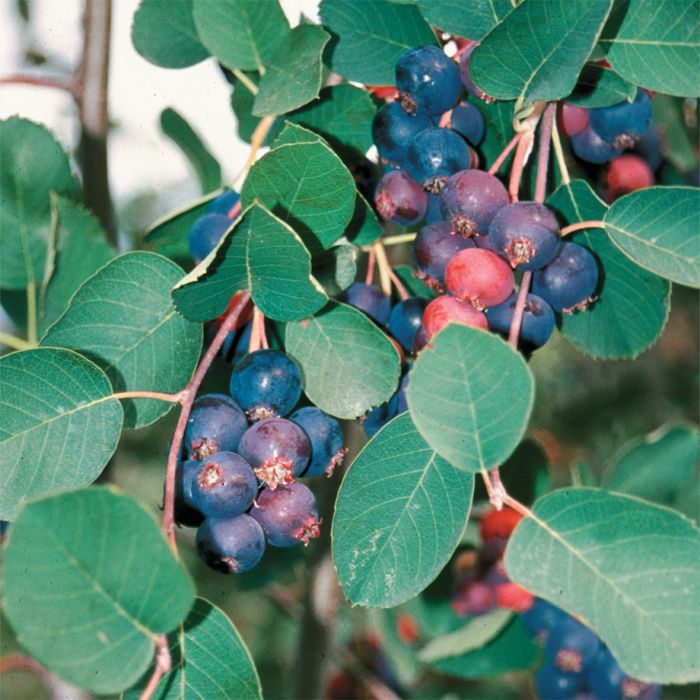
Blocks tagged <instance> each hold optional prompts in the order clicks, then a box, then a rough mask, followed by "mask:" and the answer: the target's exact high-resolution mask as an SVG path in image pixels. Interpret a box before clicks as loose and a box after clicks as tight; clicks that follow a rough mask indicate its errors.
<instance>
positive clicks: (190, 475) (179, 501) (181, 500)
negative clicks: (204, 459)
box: [174, 459, 204, 527]
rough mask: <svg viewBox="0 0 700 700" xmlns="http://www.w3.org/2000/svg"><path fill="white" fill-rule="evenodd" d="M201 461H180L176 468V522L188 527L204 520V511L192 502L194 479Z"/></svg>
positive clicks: (195, 525)
mask: <svg viewBox="0 0 700 700" xmlns="http://www.w3.org/2000/svg"><path fill="white" fill-rule="evenodd" d="M201 466H202V463H201V462H198V461H196V460H194V459H190V460H187V461H186V462H178V464H177V467H176V469H175V499H174V509H175V522H176V523H179V524H180V525H186V526H187V527H197V526H198V525H200V524H201V522H202V520H204V516H203V515H202V513H201V512H200V511H199V510H197V509H196V508H195V507H194V506H193V503H192V480H193V479H194V475H195V474H196V473H197V470H198V469H199V467H201Z"/></svg>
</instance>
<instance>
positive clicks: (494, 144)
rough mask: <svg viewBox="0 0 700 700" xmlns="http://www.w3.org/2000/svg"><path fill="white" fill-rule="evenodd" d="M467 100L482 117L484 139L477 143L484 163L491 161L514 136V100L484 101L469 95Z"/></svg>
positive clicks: (504, 169) (503, 167)
mask: <svg viewBox="0 0 700 700" xmlns="http://www.w3.org/2000/svg"><path fill="white" fill-rule="evenodd" d="M469 102H471V103H472V104H473V105H475V106H476V108H477V109H478V110H479V111H480V112H481V115H482V116H483V117H484V139H483V141H482V142H481V143H480V144H479V153H480V154H481V155H482V156H483V158H484V160H485V162H486V163H493V162H494V161H495V160H496V158H498V156H499V155H500V154H501V152H502V151H503V149H504V148H505V147H506V146H507V145H508V142H509V141H510V140H511V139H512V138H513V136H515V131H514V130H513V112H514V107H515V103H514V102H499V101H496V102H484V100H480V99H478V98H476V97H473V96H471V95H470V96H469ZM510 158H512V156H509V157H508V158H507V159H506V161H505V162H504V164H503V165H502V166H501V167H500V172H502V173H504V172H507V171H506V166H507V164H508V162H509V159H510Z"/></svg>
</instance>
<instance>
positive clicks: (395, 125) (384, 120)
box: [372, 102, 434, 165]
mask: <svg viewBox="0 0 700 700" xmlns="http://www.w3.org/2000/svg"><path fill="white" fill-rule="evenodd" d="M431 126H434V124H433V120H432V119H431V117H430V115H429V114H428V113H427V112H425V111H423V110H422V109H418V110H416V112H415V114H409V113H408V112H406V110H405V109H403V107H401V105H400V104H399V103H398V102H388V103H387V104H385V105H384V106H383V107H382V108H381V109H380V110H379V111H378V112H377V114H376V115H375V116H374V121H373V122H372V138H373V140H374V145H375V146H376V147H377V150H378V151H379V155H380V156H381V157H382V158H384V159H385V160H388V161H391V162H393V163H397V164H399V165H401V164H403V163H405V161H406V152H407V151H408V147H409V146H410V144H411V141H413V139H414V138H416V136H418V134H420V132H421V131H423V129H427V128H428V127H431Z"/></svg>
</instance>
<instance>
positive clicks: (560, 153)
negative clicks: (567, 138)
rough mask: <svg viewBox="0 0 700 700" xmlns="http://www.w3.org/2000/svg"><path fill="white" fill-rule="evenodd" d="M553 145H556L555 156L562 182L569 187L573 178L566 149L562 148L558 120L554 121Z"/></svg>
mask: <svg viewBox="0 0 700 700" xmlns="http://www.w3.org/2000/svg"><path fill="white" fill-rule="evenodd" d="M552 144H553V145H554V154H555V155H556V157H557V163H558V164H559V172H560V173H561V181H562V183H563V184H565V185H568V184H569V183H570V182H571V177H570V176H569V168H568V166H567V165H566V158H565V157H564V149H563V148H562V147H561V139H560V138H559V129H558V128H557V120H556V119H555V120H554V123H553V124H552Z"/></svg>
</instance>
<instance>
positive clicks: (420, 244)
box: [413, 195, 476, 291]
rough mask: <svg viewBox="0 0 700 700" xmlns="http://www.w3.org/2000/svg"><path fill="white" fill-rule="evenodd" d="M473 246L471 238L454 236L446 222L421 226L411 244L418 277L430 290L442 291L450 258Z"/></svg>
mask: <svg viewBox="0 0 700 700" xmlns="http://www.w3.org/2000/svg"><path fill="white" fill-rule="evenodd" d="M431 196H432V195H431ZM475 245H476V244H475V242H474V240H473V239H471V238H464V237H463V236H454V235H453V234H452V229H451V227H450V224H448V223H447V222H446V221H436V222H434V223H431V224H428V225H427V226H423V228H422V229H421V230H420V231H419V232H418V235H417V236H416V239H415V241H414V242H413V261H414V262H415V265H416V272H417V275H418V277H419V278H420V279H422V280H423V282H424V283H425V284H426V285H428V287H430V288H431V289H434V290H436V291H442V289H443V288H444V286H445V268H446V267H447V263H448V262H449V261H450V259H451V258H452V256H453V255H454V254H455V253H457V252H459V251H460V250H464V249H465V248H474V247H475Z"/></svg>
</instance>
